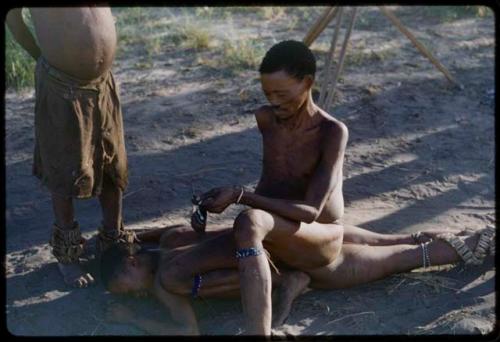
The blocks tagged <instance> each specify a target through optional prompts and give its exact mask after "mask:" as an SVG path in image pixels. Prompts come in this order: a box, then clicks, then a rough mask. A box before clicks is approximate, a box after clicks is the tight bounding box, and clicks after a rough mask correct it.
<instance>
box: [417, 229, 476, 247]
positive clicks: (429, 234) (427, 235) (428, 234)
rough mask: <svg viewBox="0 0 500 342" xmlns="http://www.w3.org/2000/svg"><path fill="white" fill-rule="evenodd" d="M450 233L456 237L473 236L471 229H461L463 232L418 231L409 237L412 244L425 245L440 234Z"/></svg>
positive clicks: (448, 230) (447, 230) (449, 230)
mask: <svg viewBox="0 0 500 342" xmlns="http://www.w3.org/2000/svg"><path fill="white" fill-rule="evenodd" d="M446 233H450V234H453V235H456V236H468V235H472V234H474V230H471V229H463V230H458V229H433V230H426V231H423V232H421V231H418V232H416V233H412V234H411V237H412V238H413V242H414V244H417V245H419V244H421V243H426V242H429V241H432V240H436V239H437V238H438V235H441V234H446Z"/></svg>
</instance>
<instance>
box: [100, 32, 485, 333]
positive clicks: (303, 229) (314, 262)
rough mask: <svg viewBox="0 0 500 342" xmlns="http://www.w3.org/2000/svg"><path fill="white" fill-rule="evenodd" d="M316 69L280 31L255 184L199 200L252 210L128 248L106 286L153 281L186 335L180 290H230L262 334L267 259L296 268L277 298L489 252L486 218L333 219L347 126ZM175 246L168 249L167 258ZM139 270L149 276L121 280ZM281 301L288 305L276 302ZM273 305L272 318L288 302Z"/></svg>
mask: <svg viewBox="0 0 500 342" xmlns="http://www.w3.org/2000/svg"><path fill="white" fill-rule="evenodd" d="M315 71H316V62H315V59H314V56H313V54H312V52H311V51H310V50H309V49H308V48H307V47H306V46H305V45H304V44H302V43H300V42H296V41H284V42H281V43H278V44H276V45H275V46H273V47H272V48H271V49H270V50H269V51H268V52H267V54H266V56H265V57H264V60H263V62H262V64H261V67H260V72H261V83H262V88H263V90H264V93H265V95H266V97H267V98H268V100H269V102H270V103H271V106H264V107H262V108H260V109H259V110H258V111H257V112H256V120H257V126H258V128H259V130H260V132H261V134H262V137H263V149H264V153H263V154H264V156H263V165H262V174H261V177H260V180H259V182H258V184H257V187H256V189H255V192H249V191H245V190H244V189H243V188H241V187H222V188H216V189H212V190H210V191H208V192H207V193H205V194H203V195H201V198H200V207H201V208H202V209H203V210H202V212H205V211H208V212H212V213H220V212H222V211H224V209H225V208H227V207H228V206H229V205H230V204H233V203H236V204H244V205H247V206H249V207H251V208H250V209H247V210H244V211H242V212H241V213H240V214H239V215H238V217H237V218H236V220H235V222H234V225H233V227H232V228H227V229H224V230H221V231H220V232H218V233H217V234H215V233H212V232H207V238H206V239H205V240H203V241H201V242H200V243H199V244H196V245H189V246H186V247H182V246H181V247H177V248H175V249H173V250H172V251H170V252H166V255H165V256H162V257H161V258H160V259H159V262H152V260H150V262H149V266H147V264H148V262H146V266H147V267H146V266H144V265H142V266H141V264H140V262H139V263H138V262H137V261H133V260H135V259H134V258H131V259H130V261H129V263H130V266H129V267H128V268H126V269H123V271H124V272H125V273H127V274H129V277H125V278H124V277H117V276H115V277H114V278H113V282H111V283H110V284H109V285H110V286H109V287H108V288H109V289H110V290H111V291H112V292H127V291H140V290H142V289H144V288H145V286H146V285H149V284H151V283H152V282H153V281H154V282H155V286H154V289H155V290H154V291H155V294H156V295H157V296H158V298H159V299H160V300H161V301H162V303H163V304H165V305H166V306H167V307H168V308H169V310H170V313H171V315H172V316H173V318H174V320H175V321H177V322H179V324H184V325H185V331H189V332H193V333H194V332H197V325H196V320H195V317H194V313H193V311H192V308H191V306H190V305H189V302H188V300H187V299H186V297H185V295H186V294H189V293H190V291H191V289H192V288H193V289H195V290H196V291H197V289H198V288H199V291H200V293H203V294H204V295H210V294H215V292H216V293H217V294H221V293H224V292H230V291H236V290H238V289H239V291H240V292H241V296H242V305H243V311H244V313H245V317H246V325H247V327H246V333H247V334H252V335H270V333H271V323H272V320H271V318H272V317H271V308H272V301H271V288H272V283H273V281H274V278H276V277H273V274H272V273H271V268H270V266H269V263H271V264H272V265H274V264H277V265H278V268H279V269H280V271H281V270H285V269H286V270H295V271H301V273H297V274H300V276H297V277H296V278H299V277H300V278H299V279H300V280H299V281H297V282H296V284H295V285H293V286H290V289H289V293H290V295H288V296H285V297H287V298H288V299H290V298H291V299H292V300H293V298H295V297H296V296H297V295H298V294H299V293H300V292H301V291H302V289H303V288H304V287H305V286H308V285H309V286H310V287H313V288H321V289H338V288H347V287H352V286H355V285H358V284H363V283H367V282H370V281H374V280H378V279H381V278H384V277H387V276H389V275H391V274H395V273H399V272H406V271H410V270H412V269H415V268H419V267H424V268H425V267H428V266H430V265H443V264H450V263H455V262H458V261H460V260H463V261H465V262H466V263H472V264H478V263H480V262H481V261H482V259H484V256H485V254H486V253H487V252H488V250H489V249H490V250H491V251H493V248H494V233H495V229H494V228H486V229H484V230H482V231H481V232H478V233H477V234H470V235H467V234H465V233H463V232H451V231H450V230H441V231H430V232H426V233H423V234H415V235H410V234H379V233H375V232H370V231H368V230H365V229H362V228H359V227H354V226H350V225H345V224H340V223H339V222H338V219H339V218H340V217H341V216H342V215H343V210H344V207H343V197H342V165H343V157H344V151H345V147H346V143H347V128H346V126H345V125H344V124H343V123H341V122H340V121H339V120H337V119H335V118H333V117H332V116H330V115H329V114H328V113H326V112H325V111H324V110H322V109H321V108H319V107H317V106H316V105H315V104H314V102H313V100H312V96H311V88H312V85H313V82H314V75H315ZM193 223H194V224H193V228H195V229H196V230H200V227H199V226H198V224H197V222H196V221H195V222H193ZM172 233H174V231H172ZM452 233H453V234H452ZM176 234H178V235H179V237H178V238H179V239H181V240H182V239H184V238H185V237H184V236H186V238H187V237H188V234H193V233H192V232H188V231H186V230H180V231H179V230H177V233H176ZM166 239H167V238H166ZM175 250H177V252H175V253H177V254H176V255H175V256H174V257H168V254H169V253H174V251H175ZM179 251H182V252H181V253H178V252H179ZM267 252H269V254H270V256H269V255H268V253H267ZM234 255H236V258H235V257H234ZM271 260H273V261H274V263H272V262H270V261H271ZM134 265H136V266H137V268H134V267H135V266H134ZM139 269H143V270H142V271H141V272H142V273H141V272H139ZM144 270H146V271H144ZM153 272H154V274H155V276H154V277H153V276H152V275H151V274H152V273H153ZM122 273H123V272H122ZM119 274H120V273H118V275H119ZM141 274H142V276H141ZM297 274H296V275H297ZM304 275H307V278H305V277H303V276H304ZM141 277H143V279H148V281H147V282H145V283H142V284H138V283H133V282H131V281H128V280H127V279H129V280H130V279H139V278H141ZM201 280H203V281H201ZM146 283H147V284H146ZM284 284H285V283H284ZM304 284H305V285H304ZM287 286H288V284H287ZM287 286H282V289H283V291H281V292H282V293H287V290H286V288H287ZM196 291H194V292H196ZM283 303H285V304H283ZM288 303H291V300H288ZM280 305H281V306H282V307H289V304H287V301H286V300H285V301H282V304H280ZM276 311H277V317H275V318H277V320H276V321H277V322H278V323H280V322H282V321H283V320H284V317H286V315H287V314H288V312H287V310H282V309H279V310H276Z"/></svg>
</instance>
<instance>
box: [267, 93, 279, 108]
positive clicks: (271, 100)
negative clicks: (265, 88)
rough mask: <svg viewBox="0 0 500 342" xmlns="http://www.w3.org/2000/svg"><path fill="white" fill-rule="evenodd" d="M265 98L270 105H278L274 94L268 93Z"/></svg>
mask: <svg viewBox="0 0 500 342" xmlns="http://www.w3.org/2000/svg"><path fill="white" fill-rule="evenodd" d="M267 100H268V101H269V103H270V104H271V106H273V107H279V105H280V104H279V102H278V99H277V98H276V96H274V95H269V96H268V97H267Z"/></svg>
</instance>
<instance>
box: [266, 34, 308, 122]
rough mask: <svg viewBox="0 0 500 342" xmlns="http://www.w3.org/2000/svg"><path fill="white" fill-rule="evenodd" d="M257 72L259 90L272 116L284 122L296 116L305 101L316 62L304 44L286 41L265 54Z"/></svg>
mask: <svg viewBox="0 0 500 342" xmlns="http://www.w3.org/2000/svg"><path fill="white" fill-rule="evenodd" d="M259 72H260V74H261V85H262V90H263V91H264V94H265V95H266V97H267V99H268V100H269V102H270V103H271V105H272V106H273V109H274V112H275V114H276V116H278V118H281V119H286V118H289V117H291V116H293V115H294V114H295V113H297V112H298V111H299V109H300V108H301V107H302V106H303V105H304V103H305V101H306V100H307V99H308V97H309V94H310V90H311V87H312V85H313V83H314V75H315V73H316V59H315V57H314V55H313V53H312V52H311V50H310V49H309V48H308V47H307V46H306V45H305V44H304V43H301V42H298V41H294V40H286V41H283V42H280V43H278V44H276V45H274V46H273V47H271V49H269V51H267V53H266V55H265V56H264V59H263V60H262V63H261V65H260V68H259Z"/></svg>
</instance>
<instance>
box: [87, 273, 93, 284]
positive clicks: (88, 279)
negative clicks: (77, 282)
mask: <svg viewBox="0 0 500 342" xmlns="http://www.w3.org/2000/svg"><path fill="white" fill-rule="evenodd" d="M86 278H87V283H88V284H89V285H94V284H95V279H94V277H92V275H91V274H90V273H87V274H86Z"/></svg>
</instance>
